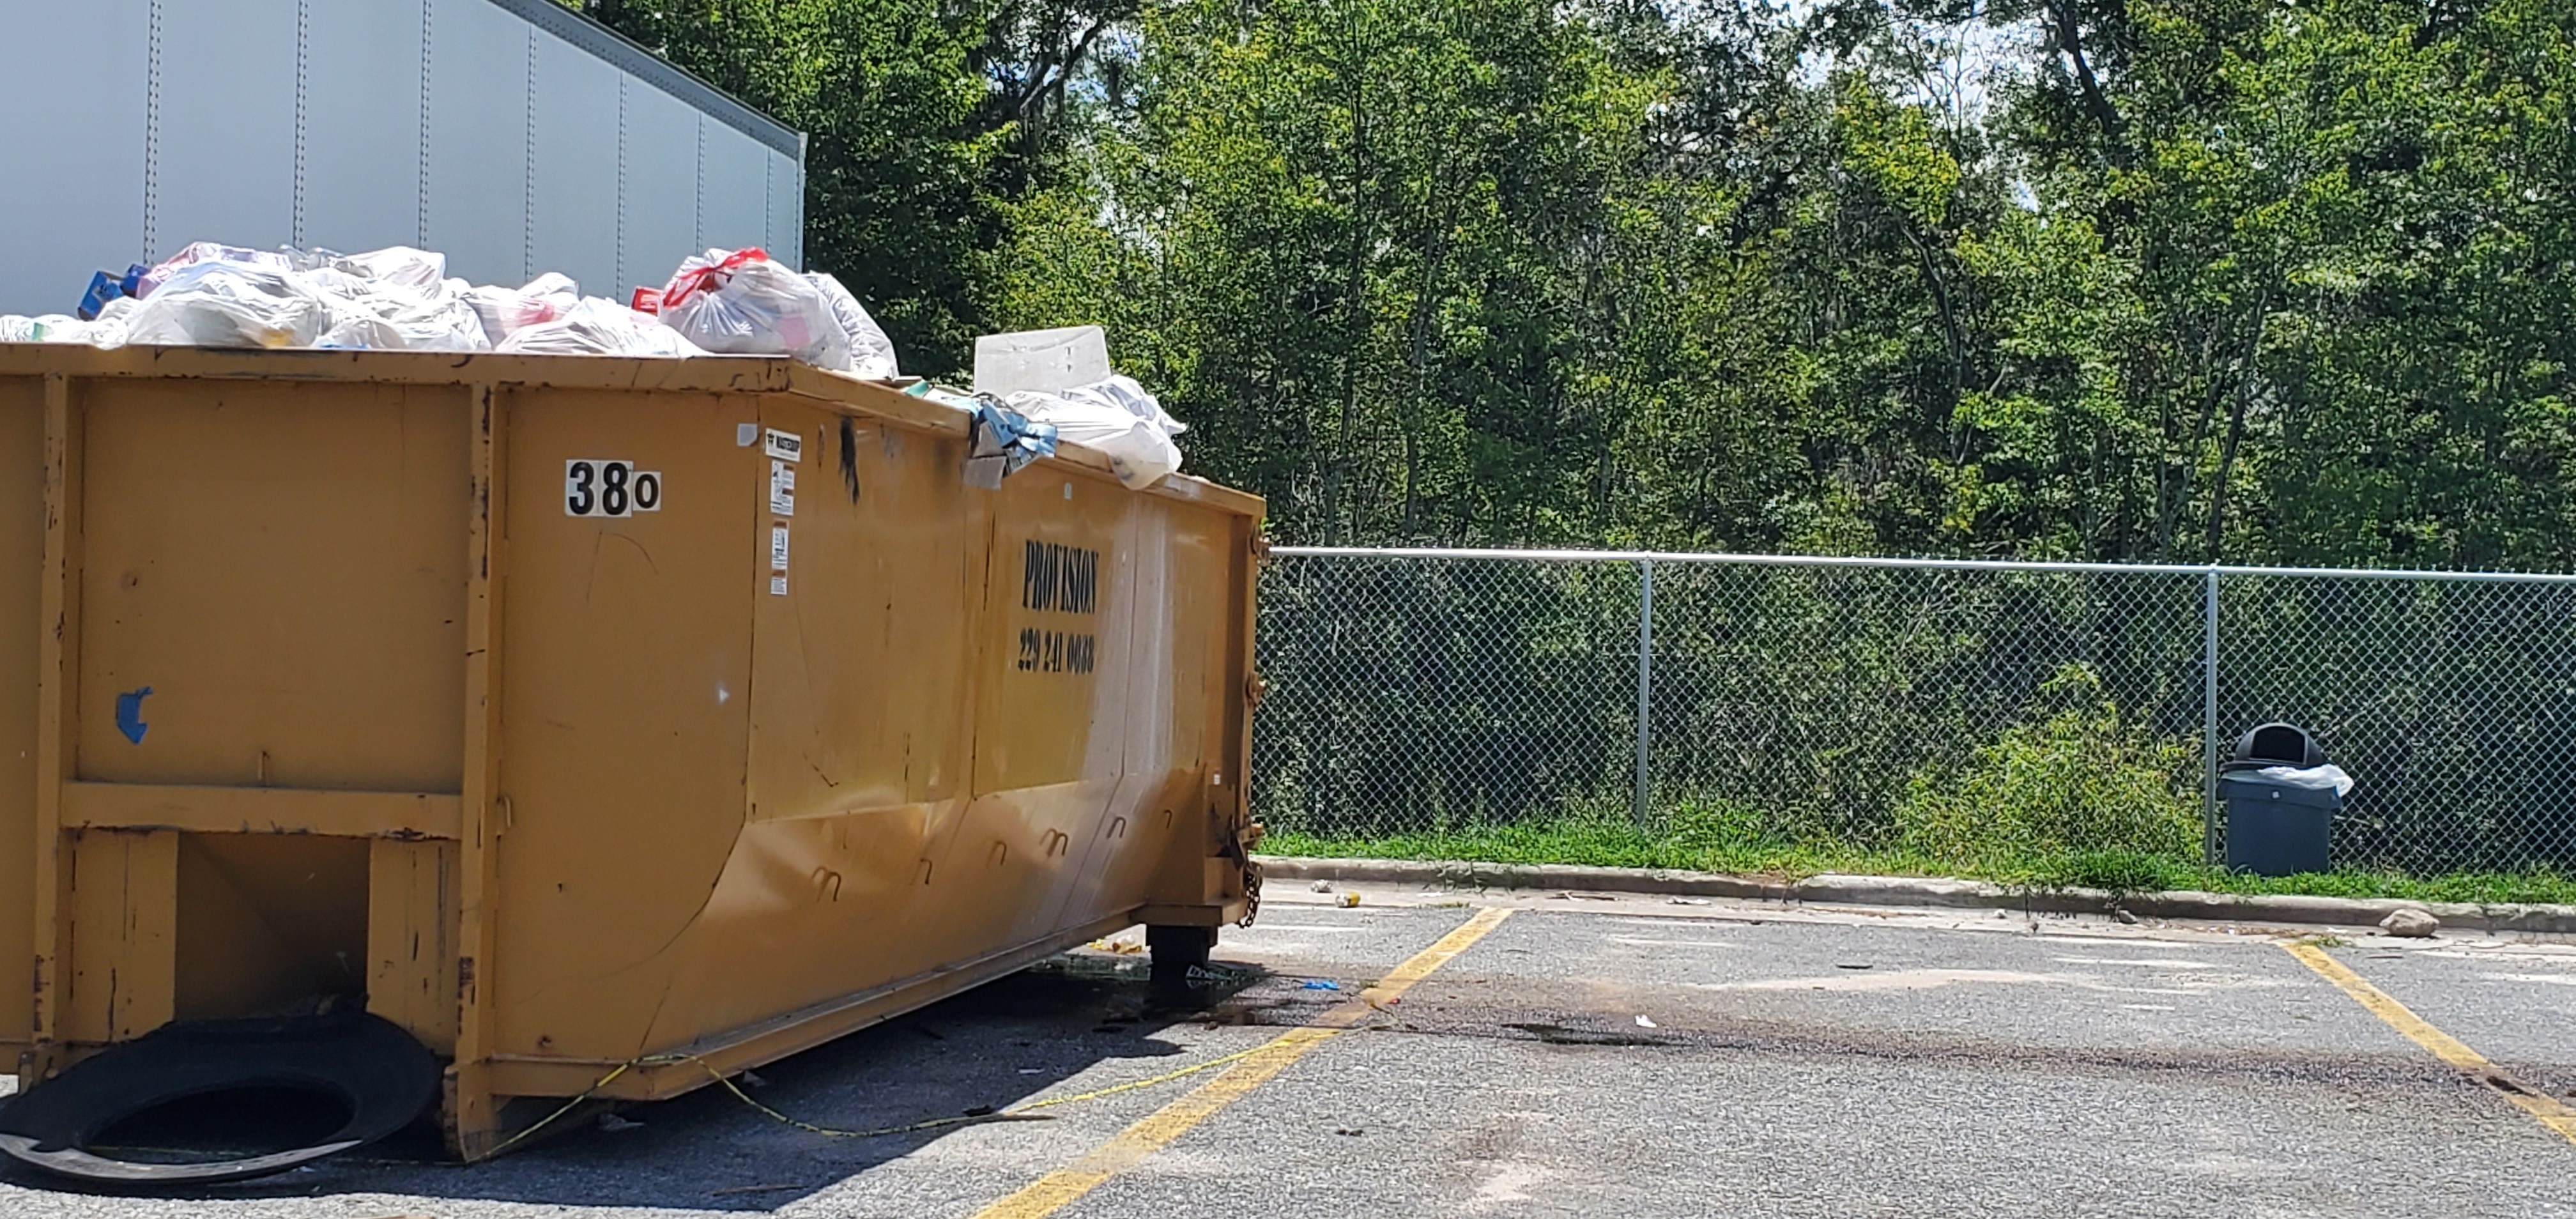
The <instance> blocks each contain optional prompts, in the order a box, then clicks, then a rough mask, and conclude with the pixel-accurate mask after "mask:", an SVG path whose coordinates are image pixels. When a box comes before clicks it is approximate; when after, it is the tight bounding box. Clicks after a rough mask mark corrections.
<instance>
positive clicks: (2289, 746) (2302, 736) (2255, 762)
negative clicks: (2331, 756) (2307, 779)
mask: <svg viewBox="0 0 2576 1219" xmlns="http://www.w3.org/2000/svg"><path fill="white" fill-rule="evenodd" d="M2325 764H2326V751H2325V749H2324V748H2323V747H2321V746H2319V745H2318V744H2317V739H2316V738H2315V737H2313V736H2310V735H2308V730H2307V729H2305V728H2301V727H2299V726H2298V725H2296V724H2284V723H2281V722H2280V721H2278V720H2275V721H2273V722H2271V723H2269V724H2258V725H2256V726H2254V727H2252V728H2249V729H2246V730H2245V735H2243V736H2240V737H2238V738H2236V752H2235V754H2234V756H2232V757H2230V758H2228V760H2227V761H2226V762H2225V763H2224V764H2223V765H2221V766H2220V767H2219V769H2220V770H2261V769H2264V768H2266V767H2271V766H2287V767H2290V768H2291V769H2293V770H2311V769H2314V768H2316V767H2319V766H2323V765H2325Z"/></svg>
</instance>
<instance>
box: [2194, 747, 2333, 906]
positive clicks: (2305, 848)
mask: <svg viewBox="0 0 2576 1219" xmlns="http://www.w3.org/2000/svg"><path fill="white" fill-rule="evenodd" d="M2325 764H2326V755H2325V751H2324V750H2323V749H2320V748H2318V747H2317V743H2316V741H2315V740H2314V739H2313V738H2311V737H2310V736H2309V735H2308V734H2307V733H2306V732H2305V731H2304V730H2302V729H2299V728H2296V727H2293V726H2292V725H2289V724H2265V725H2263V726H2261V727H2259V728H2256V729H2253V730H2252V731H2250V732H2247V733H2246V734H2245V735H2244V736H2242V737H2239V738H2237V741H2236V753H2235V756H2234V757H2233V758H2231V759H2229V760H2228V762H2227V763H2226V764H2225V765H2223V766H2221V767H2220V768H2219V775H2218V796H2219V799H2221V800H2224V801H2226V803H2227V867H2228V870H2229V871H2232V872H2252V873H2254V874H2255V875H2257V876H2288V875H2290V874H2292V873H2295V872H2323V871H2325V870H2326V869H2327V867H2328V866H2329V855H2330V850H2329V848H2330V847H2331V845H2332V843H2333V839H2334V815H2335V814H2336V813H2338V812H2340V811H2342V809H2343V797H2342V796H2339V795H2337V794H2336V793H2335V790H2334V789H2333V788H2331V787H2310V786H2307V785H2304V784H2298V783H2288V782H2284V781H2282V780H2280V779H2275V778H2272V777H2270V776H2268V775H2265V774H2263V773H2261V772H2262V771H2264V770H2265V769H2268V768H2271V767H2275V766H2288V767H2293V768H2298V769H2307V768H2310V767H2316V766H2323V765H2325Z"/></svg>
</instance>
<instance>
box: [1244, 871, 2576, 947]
mask: <svg viewBox="0 0 2576 1219" xmlns="http://www.w3.org/2000/svg"><path fill="white" fill-rule="evenodd" d="M1257 858H1258V859H1259V860H1260V862H1261V869H1262V872H1263V873H1264V874H1265V875H1266V876H1268V877H1270V878H1272V879H1276V880H1294V881H1313V880H1330V881H1343V882H1350V883H1359V884H1380V885H1425V886H1434V887H1438V888H1444V889H1565V890H1583V891H1587V892H1612V893H1661V894H1669V895H1673V896H1679V897H1729V898H1741V899H1747V900H1754V901H1776V902H1828V903H1841V904H1845V905H1865V906H1933V907H1940V908H1945V909H1970V910H2028V911H2032V912H2035V913H2045V914H2109V913H2111V912H2112V911H2114V910H2126V911H2128V912H2129V913H2131V914H2134V915H2138V916H2139V917H2141V918H2164V919H2197V920H2205V921H2209V922H2222V923H2297V924H2303V925H2304V924H2317V925H2322V926H2332V927H2376V926H2378V925H2379V921H2380V920H2381V919H2384V918H2387V917H2388V915H2389V913H2390V912H2391V911H2394V910H2401V909H2411V910H2423V911H2426V912H2428V913H2430V914H2431V915H2432V916H2433V917H2435V918H2437V919H2440V920H2442V926H2444V927H2446V928H2456V929H2460V930H2468V931H2494V932H2529V933H2540V934H2554V935H2576V906H2538V905H2534V906H2520V905H2493V906H2487V905H2472V904H2469V903H2466V902H2414V901H2397V900H2390V899H2377V898H2351V897H2295V896H2249V895H2243V894H2235V893H2199V892H2194V891H2191V890H2187V889H2184V890H2171V891H2167V892H2161V893H2109V892H2105V891H2103V890H2100V889H2015V888H2009V887H2006V886H2003V885H1993V884H1987V883H1985V882H1983V881H1974V880H1943V879H1938V878H1931V877H1913V876H1842V875H1835V874H1831V873H1828V874H1826V875H1822V876H1810V877H1808V878H1807V879H1805V880H1799V881H1787V880H1780V879H1776V878H1766V877H1759V876H1730V875H1727V874H1725V873H1721V872H1682V871H1667V870H1664V869H1660V868H1594V867H1583V866H1578V865H1573V864H1554V863H1539V864H1512V863H1431V862H1424V861H1419V860H1407V859H1313V858H1305V857H1298V856H1273V855H1264V856H1258V857H1257Z"/></svg>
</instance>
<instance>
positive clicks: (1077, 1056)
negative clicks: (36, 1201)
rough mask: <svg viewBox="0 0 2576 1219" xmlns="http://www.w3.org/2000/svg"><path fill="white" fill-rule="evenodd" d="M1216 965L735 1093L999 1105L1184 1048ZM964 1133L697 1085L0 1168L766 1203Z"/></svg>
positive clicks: (994, 1001)
mask: <svg viewBox="0 0 2576 1219" xmlns="http://www.w3.org/2000/svg"><path fill="white" fill-rule="evenodd" d="M1219 972H1220V973H1222V974H1223V975H1224V977H1223V978H1222V979H1221V980H1213V981H1210V982H1209V983H1208V984H1207V985H1206V986H1205V987H1204V988H1202V989H1201V990H1200V991H1198V992H1197V995H1196V997H1195V999H1194V1001H1193V1002H1192V1003H1189V1004H1181V1005H1173V1004H1167V1003H1162V1002H1158V1001H1157V999H1156V997H1155V996H1154V995H1152V994H1151V993H1150V990H1149V987H1148V984H1147V981H1146V977H1147V971H1146V963H1145V960H1144V958H1142V957H1122V956H1112V955H1108V954H1105V953H1096V952H1077V953H1071V954H1066V955H1064V956H1059V957H1055V958H1051V959H1049V960H1047V961H1043V962H1040V963H1039V964H1037V965H1035V966H1032V967H1030V968H1029V969H1027V970H1025V971H1022V972H1020V973H1017V974H1013V975H1011V976H1009V977H1006V978H1002V979H999V980H997V981H994V982H991V983H988V984H986V985H984V986H981V987H978V988H976V989H975V990H972V991H969V992H967V993H966V994H963V995H959V996H957V997H955V998H952V999H948V1000H945V1001H943V1002H941V1003H938V1004H935V1005H933V1006H931V1007H928V1008H924V1009H922V1010H921V1011H918V1012H914V1013H911V1014H909V1015H906V1016H903V1017H900V1018H897V1019H895V1020H892V1021H888V1022H887V1023H885V1024H881V1025H877V1026H875V1027H873V1028H869V1029H863V1030H860V1031H858V1032H855V1033H852V1034H850V1035H848V1036H846V1037H842V1038H839V1039H837V1040H835V1041H832V1042H829V1043H827V1044H825V1045H822V1046H818V1047H816V1048H814V1049H812V1050H808V1051H806V1052H805V1053H802V1054H798V1055H794V1056H792V1057H789V1058H785V1059H781V1060H779V1061H778V1062H774V1063H771V1064H769V1065H768V1066H765V1067H762V1068H760V1069H759V1070H758V1071H757V1072H756V1074H757V1075H758V1076H759V1077H760V1079H761V1081H762V1083H761V1084H760V1085H759V1086H757V1087H755V1088H752V1089H750V1091H751V1095H752V1096H753V1097H754V1098H755V1099H757V1100H758V1101H759V1102H760V1103H761V1104H764V1105H767V1106H769V1107H770V1108H773V1109H776V1110H778V1111H779V1112H781V1113H783V1114H786V1115H788V1116H790V1117H793V1118H796V1119H798V1120H801V1121H804V1122H808V1123H811V1124H814V1125H817V1126H823V1127H828V1128H832V1129H837V1130H876V1129H882V1128H886V1127H894V1126H905V1125H910V1124H912V1123H916V1122H921V1121H926V1120H931V1119H937V1118H955V1117H964V1116H970V1115H975V1114H983V1113H990V1112H996V1111H1001V1110H1007V1109H1010V1108H1011V1107H1013V1106H1015V1105H1018V1104H1021V1103H1023V1102H1026V1101H1028V1100H1031V1099H1033V1098H1035V1097H1037V1096H1038V1095H1039V1094H1040V1093H1042V1092H1045V1091H1046V1090H1048V1089H1049V1088H1052V1087H1054V1086H1056V1085H1058V1084H1060V1083H1062V1082H1064V1081H1065V1080H1068V1079H1071V1078H1073V1077H1075V1076H1076V1075H1079V1074H1081V1073H1082V1072H1083V1071H1085V1070H1087V1069H1089V1068H1091V1067H1092V1066H1095V1065H1097V1064H1099V1063H1102V1062H1105V1061H1109V1060H1114V1059H1148V1058H1177V1057H1178V1056H1179V1055H1180V1054H1181V1053H1182V1051H1181V1050H1179V1049H1178V1048H1176V1047H1174V1046H1172V1045H1170V1044H1168V1043H1166V1042H1163V1041H1158V1040H1155V1039H1154V1035H1155V1034H1156V1033H1159V1032H1161V1031H1162V1030H1164V1029H1166V1028H1169V1027H1171V1026H1173V1025H1175V1024H1184V1023H1191V1022H1206V1021H1208V1020H1210V1019H1214V1018H1220V1017H1218V1016H1215V1015H1214V1014H1212V1013H1211V1011H1210V1010H1208V1009H1209V1008H1211V1007H1218V1006H1219V1005H1223V1004H1225V1003H1226V1001H1228V1000H1230V999H1232V998H1233V997H1234V996H1236V995H1237V994H1238V993H1240V992H1241V991H1243V990H1244V989H1246V988H1247V987H1251V986H1253V985H1254V984H1256V983H1257V982H1259V981H1260V980H1261V979H1262V978H1263V977H1264V975H1263V974H1262V972H1261V971H1260V970H1258V969H1257V968H1254V967H1249V966H1243V965H1230V966H1223V967H1221V969H1220V971H1219ZM1232 1022H1238V1023H1239V1022H1242V1021H1241V1020H1240V1018H1239V1017H1237V1018H1235V1019H1234V1020H1233V1021H1232ZM1171 1065H1172V1066H1173V1067H1178V1066H1183V1065H1186V1064H1185V1063H1182V1062H1179V1061H1175V1062H1173V1063H1172V1064H1171ZM1150 1073H1151V1072H1143V1074H1150ZM627 1123H632V1124H631V1125H629V1124H627ZM970 1128H971V1127H970V1126H964V1125H957V1126H945V1127H939V1128H934V1129H931V1130H926V1131H916V1132H908V1133H903V1134H892V1135H884V1136H879V1137H874V1138H834V1137H828V1136H825V1135H820V1134H814V1133H810V1132H808V1131H804V1130H800V1129H797V1128H795V1127H793V1126H790V1125H786V1124H784V1123H781V1122H779V1121H777V1120H776V1119H774V1118H771V1117H769V1116H767V1115H765V1114H762V1113H761V1112H759V1111H758V1110H756V1109H754V1108H752V1107H751V1106H749V1105H746V1104H744V1103H743V1102H742V1100H741V1099H740V1098H738V1097H736V1096H734V1095H733V1094H732V1093H731V1092H729V1091H727V1090H726V1089H724V1088H722V1087H718V1086H714V1085H710V1086H707V1087H704V1088H700V1089H698V1090H697V1091H695V1092H692V1093H690V1094H688V1095H687V1096H683V1097H680V1098H677V1099H674V1100H669V1101H664V1102H661V1103H658V1104H649V1105H636V1106H630V1107H627V1108H623V1109H621V1110H619V1111H618V1113H617V1115H616V1117H615V1118H614V1119H610V1120H604V1119H603V1118H602V1117H600V1116H598V1115H595V1114H589V1115H582V1116H580V1118H579V1120H577V1121H572V1120H567V1121H566V1122H565V1123H564V1126H563V1128H562V1130H561V1132H560V1133H555V1134H550V1135H548V1136H546V1137H544V1138H541V1139H539V1140H536V1141H534V1142H532V1143H531V1144H530V1145H529V1146H527V1147H525V1148H523V1149H521V1150H518V1151H515V1152H513V1153H511V1154H509V1155H507V1156H504V1157H502V1158H500V1159H498V1160H494V1161H490V1162H487V1163H484V1164H479V1165H473V1166H461V1165H455V1164H450V1163H446V1162H443V1155H442V1152H441V1149H440V1146H439V1141H438V1135H437V1133H436V1132H435V1130H433V1129H432V1128H431V1127H430V1126H429V1124H428V1123H427V1122H426V1121H424V1122H422V1123H421V1124H419V1125H417V1126H415V1127H414V1128H413V1129H412V1130H410V1131H407V1132H405V1133H404V1134H403V1135H400V1136H397V1137H396V1138H394V1139H390V1140H387V1141H386V1142H384V1143H380V1144H377V1145H375V1146H373V1147H368V1148H363V1149H361V1150H359V1151H357V1152H354V1153H351V1154H349V1155H346V1156H342V1157H338V1158H335V1159H331V1160H326V1161H323V1162H321V1163H318V1164H313V1165H308V1166H306V1167H304V1168H301V1169H298V1170H295V1171H293V1172H288V1173H284V1174H281V1175H278V1176H274V1177H268V1178H263V1179H260V1180H257V1181H251V1182H246V1183H243V1184H240V1185H233V1186H216V1187H202V1188H196V1189H159V1190H150V1191H141V1190H125V1191H114V1192H113V1193H111V1192H110V1191H104V1190H93V1189H89V1188H84V1187H82V1186H81V1185H79V1184H77V1183H73V1182H66V1181H63V1180H60V1179H57V1178H52V1177H46V1176H43V1175H41V1174H38V1173H35V1172H32V1171H30V1170H27V1169H25V1168H23V1167H18V1166H15V1165H12V1166H11V1167H10V1168H9V1170H8V1171H7V1173H6V1174H5V1177H0V1179H5V1180H7V1181H8V1182H9V1183H11V1184H13V1185H19V1186H24V1187H28V1188H32V1189H42V1190H48V1191H52V1192H57V1193H77V1194H98V1195H101V1196H118V1197H152V1198H161V1199H170V1200H183V1201H204V1202H217V1203H220V1202H225V1201H241V1202H247V1201H254V1200H259V1199H287V1198H303V1197H318V1196H329V1195H341V1194H406V1195H417V1196H421V1197H429V1198H442V1199H448V1200H458V1201H462V1200H479V1201H499V1202H521V1203H540V1204H555V1205H564V1206H583V1207H602V1206H635V1207H656V1208H671V1209H683V1210H698V1211H718V1212H720V1211H768V1210H774V1209H776V1208H778V1207H781V1206H784V1205H787V1204H789V1203H791V1202H793V1201H796V1200H797V1199H800V1198H802V1197H805V1196H807V1195H810V1194H812V1193H814V1192H816V1191H818V1190H821V1189H823V1188H825V1187H827V1186H830V1185H832V1184H834V1183H836V1182H838V1181H840V1180H843V1179H845V1178H847V1177H850V1176H852V1175H854V1174H857V1173H861V1172H865V1171H867V1170H868V1169H870V1168H873V1167H875V1166H877V1165H880V1164H883V1163H885V1162H887V1161H889V1160H894V1159H898V1158H900V1157H902V1156H904V1155H907V1154H909V1153H911V1152H913V1151H917V1150H919V1149H921V1148H922V1147H925V1146H928V1145H929V1144H931V1143H933V1142H935V1141H937V1140H938V1139H939V1138H941V1137H944V1136H946V1135H949V1134H953V1133H955V1132H957V1131H959V1130H965V1129H970ZM371 1205H373V1204H371ZM397 1209H398V1208H397ZM369 1213H373V1212H369Z"/></svg>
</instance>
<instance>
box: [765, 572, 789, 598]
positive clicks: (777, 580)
mask: <svg viewBox="0 0 2576 1219" xmlns="http://www.w3.org/2000/svg"><path fill="white" fill-rule="evenodd" d="M769 595H770V596H773V597H784V596H786V595H787V577H785V576H771V577H770V578H769Z"/></svg>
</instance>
